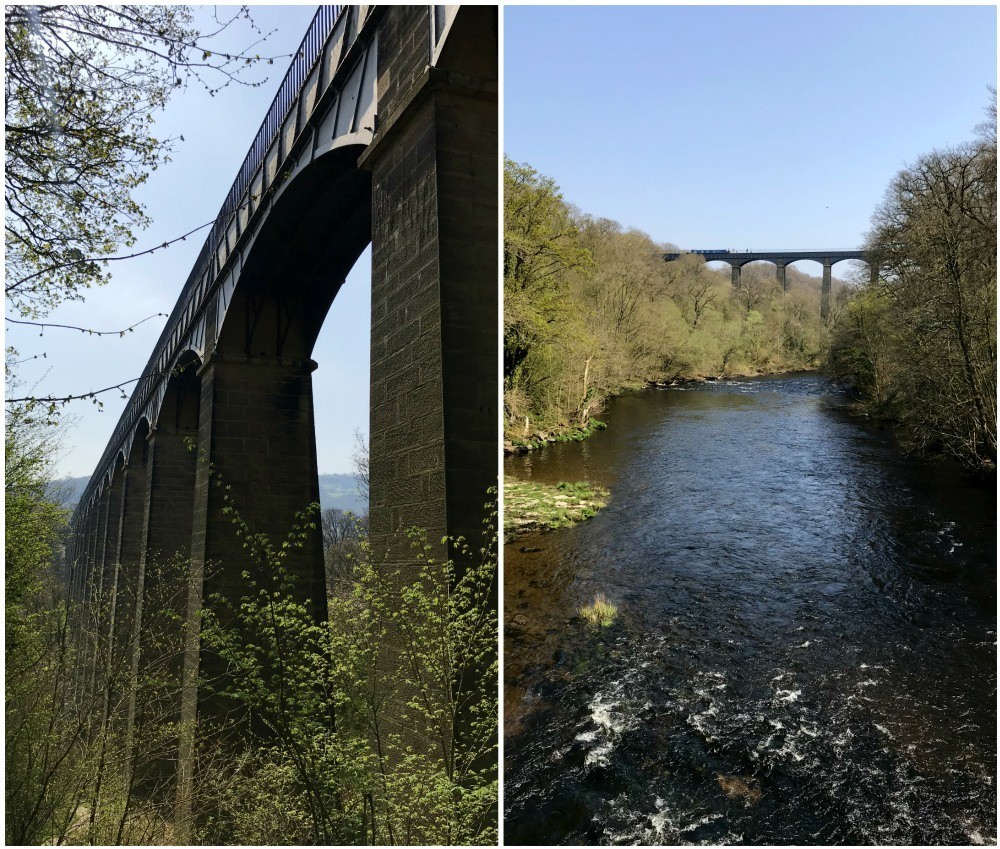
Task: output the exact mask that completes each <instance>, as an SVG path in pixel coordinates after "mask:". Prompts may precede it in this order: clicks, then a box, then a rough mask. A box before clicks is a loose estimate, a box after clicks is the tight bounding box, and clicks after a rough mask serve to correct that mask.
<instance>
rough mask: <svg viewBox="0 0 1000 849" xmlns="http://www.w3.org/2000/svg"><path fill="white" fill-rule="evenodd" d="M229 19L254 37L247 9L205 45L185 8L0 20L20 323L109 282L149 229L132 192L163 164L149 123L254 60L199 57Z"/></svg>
mask: <svg viewBox="0 0 1000 849" xmlns="http://www.w3.org/2000/svg"><path fill="white" fill-rule="evenodd" d="M238 19H244V20H246V21H248V22H250V25H251V27H252V26H253V23H252V20H251V19H250V17H249V14H248V11H247V7H242V8H240V9H239V10H238V11H237V12H236V13H234V14H233V15H232V16H231V17H230V18H228V19H226V20H219V19H218V18H217V19H216V23H217V26H216V27H215V28H214V30H213V31H212V32H209V33H200V32H199V31H198V30H197V29H195V28H194V27H193V26H192V15H191V12H190V8H189V7H187V6H114V7H112V6H87V5H53V6H14V5H10V6H5V7H4V36H5V47H6V54H5V56H6V58H5V66H4V67H5V74H6V76H5V95H6V104H5V114H4V118H5V130H4V139H5V144H6V152H7V159H6V169H5V183H4V198H5V201H6V214H5V222H4V225H5V226H4V229H5V236H6V245H7V250H6V256H5V262H6V283H5V292H6V296H7V302H8V306H9V307H12V308H13V309H14V310H15V311H16V312H17V313H18V314H19V315H21V316H24V317H40V316H44V315H45V314H47V313H48V312H49V311H50V310H51V309H52V308H53V307H55V306H56V305H58V304H59V303H60V302H61V301H63V300H68V299H80V298H82V292H83V290H85V289H86V288H87V287H89V286H92V285H99V284H101V283H105V282H106V281H107V280H108V271H107V267H106V263H107V260H108V259H110V258H112V256H113V254H114V253H115V252H116V251H117V250H119V249H120V248H121V247H123V246H125V247H128V246H131V245H132V244H134V242H135V233H136V231H137V230H139V229H141V228H143V227H145V226H146V225H147V224H148V216H147V215H146V212H145V210H144V209H143V208H142V206H141V205H140V204H139V203H137V202H136V201H135V199H134V198H133V197H132V190H133V189H135V188H136V187H138V186H139V185H141V184H142V183H143V182H144V181H145V180H146V179H147V177H148V176H149V173H150V172H151V171H153V170H155V169H156V168H158V167H159V166H160V165H161V164H163V163H164V162H165V161H167V159H168V154H169V151H170V147H171V140H161V139H157V138H155V137H154V136H153V135H152V133H151V130H152V124H153V120H154V114H155V112H156V111H157V110H159V109H161V108H162V107H163V106H164V104H165V103H166V102H167V100H168V98H169V97H170V96H171V94H172V93H173V92H174V91H175V90H176V89H178V88H183V87H184V86H185V85H186V84H187V82H188V81H189V80H195V81H197V82H199V83H201V84H202V85H204V86H205V87H206V88H208V90H209V91H210V92H212V93H213V94H214V93H215V92H217V91H218V90H220V89H221V88H223V87H225V86H227V85H229V84H230V83H232V82H237V81H240V74H241V72H242V71H243V69H244V68H246V67H247V66H248V65H251V64H253V63H255V62H257V61H259V60H260V57H259V56H258V55H256V54H252V53H250V52H249V51H244V52H241V53H238V54H232V53H223V54H218V53H213V51H212V50H210V49H208V45H209V44H210V43H211V39H212V38H214V37H216V36H218V35H219V33H221V32H222V31H223V30H225V29H226V28H228V27H229V26H230V25H231V24H233V23H234V22H235V21H236V20H238ZM251 49H252V48H251ZM267 61H269V62H270V61H273V59H269V60H267ZM213 82H214V83H215V84H216V85H215V87H214V88H213V87H212V84H213ZM247 84H250V85H260V84H261V81H257V82H250V83H247Z"/></svg>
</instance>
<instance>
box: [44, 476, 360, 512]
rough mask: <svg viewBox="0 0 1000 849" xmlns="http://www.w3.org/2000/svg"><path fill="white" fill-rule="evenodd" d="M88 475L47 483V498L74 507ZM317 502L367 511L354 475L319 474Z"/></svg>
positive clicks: (344, 508)
mask: <svg viewBox="0 0 1000 849" xmlns="http://www.w3.org/2000/svg"><path fill="white" fill-rule="evenodd" d="M89 481H90V478H89V477H85V478H62V479H61V480H57V481H52V483H50V484H49V492H48V495H49V498H51V499H52V500H53V501H55V502H56V503H57V504H61V505H63V506H64V507H75V506H76V505H77V503H78V502H79V501H80V496H81V495H83V491H84V489H86V487H87V483H88V482H89ZM319 503H320V505H321V506H322V508H323V509H324V510H326V509H328V508H330V507H339V508H340V509H341V510H350V511H352V512H354V513H357V514H358V515H360V514H362V513H367V512H368V504H367V502H365V501H362V500H361V496H360V495H358V484H357V481H355V480H354V475H320V476H319Z"/></svg>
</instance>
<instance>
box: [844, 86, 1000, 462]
mask: <svg viewBox="0 0 1000 849" xmlns="http://www.w3.org/2000/svg"><path fill="white" fill-rule="evenodd" d="M993 95H994V96H993V104H992V108H991V110H990V120H989V121H988V122H986V123H985V124H982V125H981V126H980V127H979V128H978V130H979V132H978V137H977V138H976V139H975V140H974V141H972V142H969V143H967V144H963V145H960V146H958V147H954V148H948V149H945V150H939V151H933V152H931V153H929V154H927V155H925V156H922V157H921V158H920V159H919V160H918V161H917V162H916V163H915V164H914V165H912V166H911V167H909V168H906V169H904V170H903V171H901V172H900V173H899V174H898V175H897V176H896V178H895V179H894V180H893V182H892V183H891V185H890V186H889V189H888V191H887V192H886V197H885V200H884V201H883V203H882V204H881V206H879V208H878V209H877V210H876V211H875V214H874V216H873V217H872V229H871V231H870V233H869V234H868V237H867V240H866V244H865V250H866V252H867V253H868V255H869V256H870V257H872V258H873V260H874V262H875V263H877V265H878V268H879V275H878V279H877V280H875V281H874V282H870V283H864V284H861V285H860V286H859V287H858V289H857V290H856V293H855V294H854V296H853V297H852V298H851V299H850V301H849V303H848V304H847V305H846V308H845V309H844V310H842V311H841V313H840V315H839V317H838V321H837V323H836V326H835V328H834V333H833V339H832V347H831V352H830V366H831V369H832V371H833V372H834V374H836V375H837V376H839V377H840V378H842V379H843V380H845V381H846V382H848V383H849V384H851V385H853V386H854V387H855V388H856V389H857V390H858V392H859V395H860V398H861V403H862V405H863V407H864V408H865V409H867V410H868V411H869V412H871V413H872V414H873V415H876V416H878V417H880V418H883V419H888V420H891V421H894V422H895V423H896V430H897V432H898V433H899V435H900V437H901V439H902V440H903V442H904V445H906V446H907V447H909V448H911V449H915V450H919V451H930V452H934V453H945V454H949V455H952V456H954V457H956V458H957V459H958V460H960V461H961V462H962V463H964V464H966V465H967V466H970V467H972V468H974V469H978V470H994V471H995V469H996V460H997V427H996V424H997V407H996V392H997V335H996V332H997V312H996V308H997V241H996V234H997V138H996V93H995V92H994V93H993Z"/></svg>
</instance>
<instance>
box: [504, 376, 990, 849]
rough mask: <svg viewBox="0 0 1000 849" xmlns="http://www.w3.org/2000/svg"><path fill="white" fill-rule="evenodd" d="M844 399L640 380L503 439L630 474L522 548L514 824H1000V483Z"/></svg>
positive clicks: (736, 835)
mask: <svg viewBox="0 0 1000 849" xmlns="http://www.w3.org/2000/svg"><path fill="white" fill-rule="evenodd" d="M841 400H842V399H840V398H839V397H838V396H837V394H836V392H835V391H834V390H833V389H832V388H831V387H830V386H829V385H828V384H827V382H826V381H825V380H824V379H822V378H820V377H817V376H813V375H793V376H786V377H780V378H764V379H755V380H741V381H725V382H719V383H715V384H708V385H705V386H702V387H697V388H677V389H669V390H653V391H647V392H641V393H635V394H630V395H626V396H622V397H620V398H618V399H616V400H615V401H614V402H613V403H612V404H611V407H610V409H609V411H608V414H607V416H605V417H606V418H607V419H608V421H609V423H610V428H609V429H608V430H607V431H604V432H600V433H598V434H596V435H595V436H594V437H593V438H591V439H590V440H588V441H586V442H583V443H576V444H567V445H555V446H551V447H548V448H546V449H544V450H543V451H541V452H536V453H533V454H528V455H524V456H519V457H513V458H510V459H508V460H507V462H506V469H505V471H506V473H507V474H509V475H513V476H515V477H519V478H528V479H535V480H539V481H546V482H550V483H556V482H558V481H560V480H581V479H588V480H591V481H596V482H599V483H602V484H604V485H605V486H607V487H608V488H609V489H610V490H611V492H612V499H611V502H610V504H609V506H608V507H607V508H606V509H605V510H604V511H602V512H601V513H600V514H599V515H598V516H597V517H596V518H594V519H592V520H590V521H588V522H585V523H584V524H582V525H579V526H577V527H576V528H572V529H569V530H564V531H558V532H553V533H545V534H533V535H530V536H525V537H521V538H519V539H518V540H517V541H516V542H515V543H514V544H511V545H508V546H506V548H505V584H504V595H505V631H504V632H505V726H506V729H505V752H506V755H505V757H506V764H505V766H506V773H505V809H506V810H505V830H506V842H507V843H535V844H550V843H608V844H616V843H617V844H633V843H660V844H677V843H706V844H718V843H752V844H759V843H856V844H868V843H896V844H908V843H909V844H912V843H917V844H925V843H960V844H962V843H965V844H967V843H984V842H985V843H995V842H996V803H997V798H996V531H995V525H996V501H995V491H994V490H992V489H990V488H989V487H977V486H974V485H970V483H969V482H968V481H966V480H965V479H964V478H963V477H962V476H961V474H959V473H957V472H956V471H955V470H953V469H948V468H945V467H941V466H935V465H931V464H928V463H923V462H920V461H915V460H912V459H905V458H903V457H902V456H901V454H900V453H899V451H898V450H897V448H896V446H895V445H894V443H893V441H892V440H891V438H890V437H889V436H888V435H887V434H886V433H884V432H880V431H878V430H876V429H874V428H871V429H868V428H865V427H864V426H862V425H861V424H859V423H858V421H857V420H854V419H852V418H850V417H849V416H847V415H845V414H844V413H842V412H841V411H839V410H838V409H837V405H838V404H839V403H840V401H841ZM531 549H541V550H540V551H532V550H531ZM597 592H603V593H605V594H606V595H607V596H608V598H609V599H610V600H611V601H613V602H614V603H616V604H617V605H618V607H619V616H618V620H617V622H616V623H615V624H614V625H613V626H612V627H611V628H608V629H606V630H603V631H601V630H598V631H595V630H594V629H593V628H590V627H588V626H587V625H586V624H585V623H584V622H583V621H582V619H581V618H580V617H579V615H578V611H579V609H580V607H581V606H583V605H584V604H586V603H587V602H589V601H591V600H593V598H594V595H595V593H597Z"/></svg>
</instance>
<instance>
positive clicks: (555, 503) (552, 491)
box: [503, 478, 609, 542]
mask: <svg viewBox="0 0 1000 849" xmlns="http://www.w3.org/2000/svg"><path fill="white" fill-rule="evenodd" d="M608 495H609V493H608V491H607V490H606V489H605V488H604V487H602V486H597V485H596V484H590V483H587V482H586V481H580V482H577V483H567V482H565V481H564V482H562V483H560V484H558V485H556V486H551V485H549V484H542V483H534V482H529V481H519V480H513V479H510V478H508V479H506V480H505V481H504V483H503V496H504V511H503V530H504V540H505V541H506V542H510V541H511V540H512V539H514V537H516V536H517V535H518V534H523V533H527V532H528V531H534V530H554V529H556V528H570V527H572V526H573V525H575V524H577V523H578V522H582V521H584V520H586V519H589V518H591V517H592V516H594V515H596V514H597V511H598V510H600V509H601V508H602V507H604V506H605V505H606V504H607V503H608Z"/></svg>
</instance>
